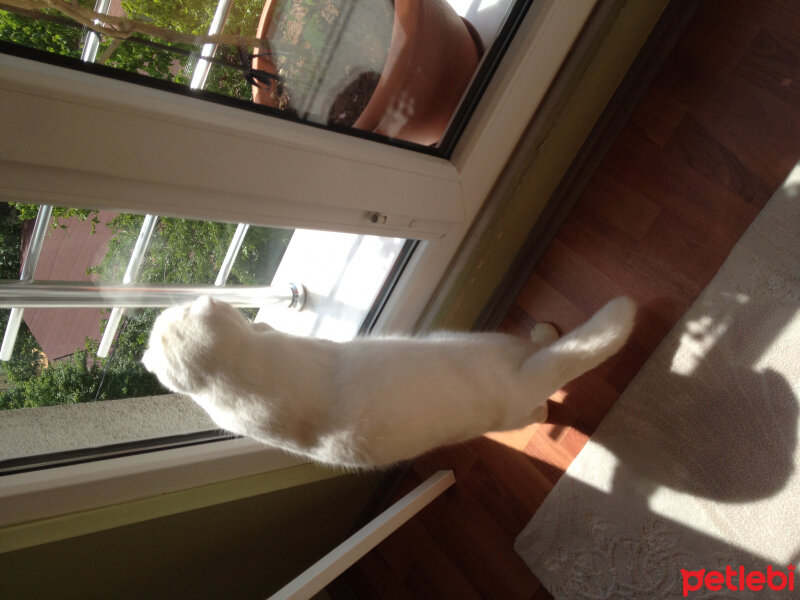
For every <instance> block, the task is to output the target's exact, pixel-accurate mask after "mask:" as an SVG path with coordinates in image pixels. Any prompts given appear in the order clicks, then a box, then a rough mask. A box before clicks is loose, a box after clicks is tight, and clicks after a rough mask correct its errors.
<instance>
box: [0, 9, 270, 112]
mask: <svg viewBox="0 0 800 600" xmlns="http://www.w3.org/2000/svg"><path fill="white" fill-rule="evenodd" d="M80 4H81V5H84V6H87V7H92V6H93V5H94V3H93V2H88V1H87V0H81V1H80ZM216 5H217V3H216V1H215V0H178V1H172V0H126V1H124V2H123V3H122V7H123V10H124V11H125V13H126V14H127V15H128V16H129V17H131V18H135V19H138V20H141V21H146V22H149V23H152V24H153V25H157V26H159V27H163V28H167V29H172V30H174V31H178V32H181V33H191V34H197V35H200V34H205V33H207V32H208V27H209V25H210V24H211V20H212V19H213V17H214V11H215V10H216ZM263 6H264V2H263V0H246V1H244V2H242V1H237V2H234V3H233V6H232V8H231V11H230V14H229V16H228V19H227V21H226V23H225V28H224V32H225V33H233V34H236V35H243V36H253V35H255V32H256V28H257V25H258V20H259V18H260V15H261V10H262V9H263ZM84 36H85V31H84V29H83V28H82V27H81V26H79V25H77V24H76V23H72V24H70V22H69V20H68V19H65V18H64V17H62V16H60V15H59V14H58V13H56V12H55V11H45V12H43V13H40V18H33V17H32V16H28V15H22V14H16V13H13V12H8V11H2V10H0V39H2V40H5V41H9V42H13V43H16V44H20V45H23V46H28V47H31V48H37V49H39V50H46V51H48V52H52V53H54V54H59V55H62V56H70V57H72V58H80V55H81V49H82V47H83V40H84ZM199 50H200V48H199V47H190V46H187V45H184V44H172V43H168V42H166V41H164V40H156V39H152V38H147V37H144V36H141V35H139V34H135V35H133V36H131V38H129V39H127V40H124V41H120V40H113V39H109V38H105V39H102V40H101V43H100V46H99V50H98V53H97V61H98V62H102V63H104V64H105V65H107V66H110V67H114V68H116V69H120V70H123V71H129V72H135V73H142V74H147V75H150V76H151V77H155V78H157V79H161V80H165V81H173V82H175V83H180V84H184V85H188V83H189V80H190V76H191V69H192V68H193V67H194V64H195V63H196V60H197V57H198V56H199ZM215 57H216V59H218V61H220V62H222V63H227V64H228V65H231V66H226V65H225V64H214V65H213V66H212V68H211V70H210V73H209V76H208V80H207V82H206V86H205V89H206V90H208V91H211V92H216V93H219V94H223V95H225V96H229V97H232V98H238V99H241V100H251V99H252V92H251V88H250V84H249V83H248V82H247V81H246V80H245V78H244V77H243V76H242V71H241V69H240V68H237V67H238V66H241V65H242V58H241V55H240V53H239V51H238V49H237V48H230V47H219V48H218V49H217V53H216V55H215Z"/></svg>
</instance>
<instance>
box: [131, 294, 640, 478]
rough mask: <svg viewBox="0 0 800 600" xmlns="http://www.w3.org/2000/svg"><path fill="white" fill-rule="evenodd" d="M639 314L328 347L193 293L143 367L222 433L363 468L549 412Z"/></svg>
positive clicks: (156, 338) (172, 311)
mask: <svg viewBox="0 0 800 600" xmlns="http://www.w3.org/2000/svg"><path fill="white" fill-rule="evenodd" d="M635 311H636V307H635V305H634V303H633V302H632V301H631V300H630V299H628V298H624V297H623V298H617V299H616V300H612V301H611V302H609V303H608V304H607V305H606V306H605V307H604V308H603V309H601V310H600V311H599V312H598V313H597V314H596V315H595V316H594V317H592V319H591V320H590V321H588V322H587V323H585V324H584V325H583V326H581V327H579V328H578V329H576V330H574V331H573V332H571V333H570V334H568V335H566V336H565V337H562V338H561V339H559V340H557V341H556V338H557V334H556V331H555V329H554V328H553V327H552V326H551V325H547V324H540V325H537V326H536V328H534V330H533V332H532V333H531V341H526V340H521V339H519V338H515V337H512V336H509V335H504V334H500V333H442V334H434V335H428V336H424V337H390V338H359V339H356V340H353V341H350V342H345V343H336V342H330V341H326V340H319V339H313V338H304V337H295V336H291V335H287V334H284V333H280V332H278V331H275V330H273V329H272V328H270V327H269V326H268V325H266V324H263V323H251V322H249V321H247V320H246V319H245V318H244V317H243V316H242V315H241V313H240V312H239V311H238V310H236V309H235V308H233V307H232V306H230V305H229V304H225V303H223V302H219V301H215V300H212V299H210V298H208V297H203V298H200V299H198V300H196V301H195V302H193V303H191V304H186V305H183V306H175V307H172V308H169V309H167V310H165V311H164V312H163V313H162V314H161V316H159V317H158V319H157V320H156V322H155V325H154V327H153V331H152V333H151V335H150V343H149V348H148V350H147V352H146V353H145V355H144V357H143V359H142V361H143V362H144V364H145V366H146V367H147V368H148V369H149V370H150V371H152V372H153V373H155V374H156V375H157V376H158V378H159V379H160V380H161V382H162V383H163V384H164V385H165V386H167V387H168V388H170V389H172V390H174V391H176V392H180V393H184V394H188V395H189V396H191V397H192V398H193V399H194V400H195V401H196V402H197V403H198V404H199V405H200V406H201V407H203V408H204V409H205V410H206V411H207V412H208V414H209V415H210V416H211V418H212V419H213V420H214V421H215V422H216V423H217V424H218V425H219V426H220V427H222V428H223V429H226V430H229V431H232V432H234V433H238V434H242V435H245V436H249V437H252V438H255V439H257V440H260V441H262V442H264V443H267V444H270V445H273V446H277V447H279V448H283V449H284V450H288V451H291V452H295V453H298V454H302V455H306V456H308V457H311V458H312V459H315V460H317V461H320V462H324V463H332V464H337V465H344V466H350V467H370V466H381V465H388V464H391V463H396V462H399V461H403V460H406V459H410V458H413V457H415V456H418V455H420V454H423V453H424V452H426V451H428V450H431V449H433V448H435V447H437V446H441V445H445V444H453V443H456V442H461V441H464V440H467V439H470V438H474V437H477V436H479V435H481V434H483V433H485V432H487V431H500V430H507V429H515V428H519V427H522V426H525V425H528V424H529V423H532V422H541V421H543V420H544V419H545V417H546V416H547V399H548V397H549V396H550V395H551V394H553V393H554V392H556V391H557V390H558V389H559V388H560V387H561V386H563V385H564V384H565V383H567V382H568V381H570V380H571V379H574V378H575V377H577V376H579V375H581V374H582V373H584V372H585V371H588V370H589V369H592V368H593V367H595V366H597V365H599V364H600V363H601V362H603V361H604V360H605V359H607V358H608V357H610V356H611V355H613V354H614V353H616V352H617V351H618V350H619V349H620V348H621V347H622V346H623V345H624V343H625V341H626V340H627V338H628V335H629V334H630V332H631V329H632V327H633V319H634V314H635Z"/></svg>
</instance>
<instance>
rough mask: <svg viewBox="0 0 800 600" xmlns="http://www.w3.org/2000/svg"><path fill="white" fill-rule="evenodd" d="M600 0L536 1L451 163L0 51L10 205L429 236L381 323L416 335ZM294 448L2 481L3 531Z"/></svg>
mask: <svg viewBox="0 0 800 600" xmlns="http://www.w3.org/2000/svg"><path fill="white" fill-rule="evenodd" d="M596 2H597V0H570V2H561V1H558V0H538V1H537V2H534V4H533V6H532V7H531V9H530V10H529V11H528V14H527V15H526V16H525V19H524V20H523V22H522V24H521V26H520V29H519V30H518V32H517V34H516V35H515V38H514V40H513V41H512V43H511V45H510V47H509V49H508V50H507V52H506V54H505V56H504V58H503V60H502V62H501V64H500V65H499V68H498V70H497V72H496V73H495V74H494V75H493V77H492V80H491V82H490V84H489V86H488V88H487V90H486V92H485V93H484V95H483V97H482V98H481V100H480V103H479V104H478V106H477V109H476V111H475V113H474V114H473V116H472V118H471V119H470V122H469V124H468V125H467V127H466V129H465V131H464V133H463V135H462V136H461V138H460V139H459V141H458V144H457V146H456V149H455V151H454V153H453V155H452V157H451V158H450V159H449V160H446V159H443V158H438V157H435V156H431V155H427V154H421V153H418V152H414V151H411V150H406V149H402V148H398V147H393V146H389V145H386V144H382V143H379V142H375V141H371V140H366V139H362V138H357V137H351V136H345V135H340V134H336V133H332V132H329V131H326V130H324V129H320V128H317V127H312V126H308V125H301V124H297V123H292V122H289V121H284V120H281V119H276V118H271V117H268V116H264V115H261V114H256V113H253V112H250V111H246V110H240V109H236V108H231V107H227V106H222V105H217V104H213V103H210V102H206V101H203V100H199V99H194V98H188V97H185V96H182V95H178V94H171V93H168V92H164V91H160V90H156V89H151V88H148V87H144V86H139V85H135V84H131V83H126V82H123V81H118V80H112V79H107V78H103V77H99V76H94V75H91V74H87V73H83V72H78V71H71V70H68V69H61V68H58V67H54V66H51V65H47V64H42V63H37V62H35V61H30V60H26V59H21V58H17V57H11V56H7V55H0V127H1V128H2V132H3V134H2V136H0V199H2V200H3V201H9V200H17V201H19V200H23V201H29V202H37V203H49V204H55V205H78V206H86V205H92V206H95V207H97V208H108V209H115V210H120V209H124V210H128V211H136V212H151V213H157V214H164V215H174V216H184V217H195V218H204V219H216V220H224V221H231V222H246V223H252V224H259V225H272V226H287V227H309V228H322V229H329V230H340V231H349V232H355V233H369V234H377V235H391V236H402V237H414V238H420V239H423V240H425V241H424V242H423V243H422V244H420V247H419V248H418V249H417V251H416V252H415V253H414V255H413V257H412V259H411V261H410V264H409V266H408V267H407V268H406V269H405V271H404V273H403V276H402V277H401V279H400V280H399V282H398V285H397V286H396V288H395V290H394V292H393V294H392V296H391V297H390V298H389V301H388V303H387V305H386V307H385V309H384V310H383V312H382V314H381V317H380V319H379V321H378V322H377V324H376V329H377V331H378V332H384V331H410V330H412V329H413V328H414V326H415V325H416V323H417V322H418V320H419V319H420V317H421V316H422V315H423V313H424V310H425V308H426V305H427V304H428V302H429V301H430V299H431V297H432V295H433V294H434V293H435V290H436V286H437V285H438V283H439V281H440V280H441V278H442V276H443V275H444V274H445V273H446V271H447V269H448V266H449V265H450V263H451V261H452V260H453V258H454V256H455V255H456V252H457V250H458V248H459V245H460V244H461V242H462V241H463V239H464V237H465V236H466V234H467V232H468V230H469V228H470V225H471V223H472V222H473V220H474V219H475V217H476V215H477V214H478V211H479V210H480V208H481V205H482V203H483V201H484V200H485V199H486V197H487V195H488V194H489V191H490V190H491V188H492V186H493V184H494V182H495V181H496V179H497V177H498V176H499V174H500V172H501V171H502V169H503V167H504V166H505V164H506V162H507V160H508V159H509V157H510V156H511V153H512V152H513V150H514V148H515V146H516V144H517V141H518V140H519V139H520V137H521V135H522V133H523V132H524V130H525V128H526V126H527V125H528V123H529V122H530V120H531V118H532V117H533V115H534V113H535V111H536V109H537V107H538V106H539V104H540V102H541V101H542V99H543V97H544V95H545V93H546V92H547V90H548V88H549V86H550V84H551V82H552V81H553V79H554V77H555V76H556V74H557V72H558V70H559V68H560V66H561V64H562V63H563V61H564V59H565V58H566V56H567V54H568V52H569V51H570V49H571V47H572V45H573V43H574V41H575V39H576V38H577V37H578V35H579V33H580V31H581V29H582V27H583V25H584V23H585V22H586V20H587V19H588V18H589V16H590V14H591V12H592V10H593V8H594V6H595V4H596ZM22 140H25V143H21V141H22ZM209 148H218V149H219V151H212V152H209V150H208V149H209ZM267 177H269V181H270V184H271V185H270V186H269V188H266V189H265V188H264V186H263V181H264V180H265V179H267ZM375 212H377V213H380V214H381V215H385V216H386V220H385V222H378V223H373V222H372V220H371V219H370V217H371V215H372V214H373V213H375ZM200 448H202V450H199V449H200ZM241 456H245V457H247V458H246V459H241V460H239V459H237V458H236V457H241ZM282 456H283V455H282V454H281V453H278V452H276V451H274V450H270V449H267V448H264V447H262V446H259V445H257V444H255V443H254V442H249V441H246V440H234V441H229V442H217V443H214V444H207V445H205V446H196V447H191V448H184V449H178V450H165V451H161V452H154V453H148V454H143V455H139V456H134V457H126V458H120V459H109V460H106V461H102V463H98V464H96V465H95V466H94V467H92V466H87V465H73V466H66V467H58V468H53V469H48V470H46V471H36V472H31V473H21V474H18V475H9V476H5V477H0V515H2V517H0V527H3V526H8V525H13V524H14V523H19V522H21V521H26V520H31V519H42V518H47V517H53V516H56V515H59V514H64V513H65V512H74V511H80V510H89V509H92V508H96V507H100V506H106V505H109V504H113V503H120V502H126V501H132V500H136V499H140V498H144V497H147V496H152V495H154V494H162V493H167V492H169V491H175V489H176V488H175V483H174V482H176V481H178V482H179V484H178V487H179V488H181V489H187V488H191V487H194V486H199V485H204V484H208V483H210V482H212V481H223V480H226V479H231V478H234V477H243V476H247V475H252V474H255V473H258V472H263V471H265V470H268V469H270V468H274V467H271V466H269V465H280V466H279V467H278V468H286V467H287V466H288V465H290V464H298V462H299V461H297V460H296V459H294V458H290V459H286V458H285V457H283V458H280V457H282ZM232 457H233V458H232ZM285 460H289V462H288V463H287V462H285ZM198 461H200V463H201V464H205V465H208V466H209V468H208V469H203V468H198ZM164 464H169V473H170V477H169V478H165V477H164V476H163V473H164V470H163V468H162V466H163V465H164ZM221 464H224V465H225V467H224V468H216V467H215V466H214V465H221ZM148 474H150V475H151V476H148ZM176 474H177V475H176ZM121 475H123V476H121ZM134 475H135V477H134ZM131 477H134V478H135V480H136V481H137V482H138V483H137V485H135V486H131V485H130V480H131V479H130V478H131Z"/></svg>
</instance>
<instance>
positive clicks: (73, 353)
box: [0, 203, 404, 472]
mask: <svg viewBox="0 0 800 600" xmlns="http://www.w3.org/2000/svg"><path fill="white" fill-rule="evenodd" d="M38 211H39V207H38V206H35V205H22V204H8V203H0V278H2V279H3V282H2V285H4V286H6V287H5V288H3V287H0V301H2V303H3V305H4V306H6V307H8V306H9V305H12V304H13V302H12V301H11V300H9V298H10V296H9V294H10V293H11V291H10V290H9V288H10V286H13V285H18V280H19V278H20V273H21V266H22V264H23V260H25V261H30V260H33V259H31V258H30V257H31V256H32V254H33V253H34V252H35V244H36V242H35V241H34V238H35V233H34V223H35V219H36V217H37V214H38ZM148 218H151V217H148ZM145 219H146V217H145V216H143V215H134V214H127V213H113V212H109V211H93V210H83V209H80V210H79V209H69V208H58V207H56V208H55V209H53V216H52V218H51V219H50V220H49V221H48V224H47V234H46V236H45V237H44V241H43V243H42V247H41V253H40V255H39V257H38V260H37V261H36V263H37V264H36V268H35V272H34V275H33V281H34V284H30V283H28V284H25V285H26V288H25V289H26V293H27V294H28V295H29V296H31V297H44V296H46V295H47V293H48V292H47V291H39V289H40V288H38V287H35V285H37V284H42V285H43V284H44V283H46V282H48V281H58V282H63V281H66V282H80V281H84V282H87V281H94V282H98V284H99V289H100V292H101V293H100V294H99V295H101V296H102V295H103V294H107V293H108V292H107V291H105V292H104V291H103V290H107V289H108V288H109V287H114V288H120V283H121V282H123V281H124V279H125V278H126V276H131V273H132V272H131V268H130V263H131V256H132V253H134V248H135V247H136V246H137V240H139V239H140V238H141V237H142V236H141V232H142V230H143V223H144V222H145ZM152 222H153V223H154V224H155V225H154V227H153V229H152V236H151V238H150V242H149V246H147V249H146V252H145V253H144V254H143V258H142V260H141V265H140V267H139V268H138V271H135V270H134V272H133V276H132V281H131V282H130V283H129V288H128V289H130V288H131V287H133V288H137V287H139V288H141V287H146V286H145V284H154V285H153V286H152V287H157V285H158V284H180V285H188V284H192V285H196V284H199V285H204V286H207V287H208V286H212V285H213V284H214V283H215V281H217V282H220V276H219V274H220V270H221V268H222V266H223V263H224V262H225V259H226V256H227V255H228V254H229V249H230V248H231V246H232V245H233V248H234V251H235V248H236V245H235V240H236V239H237V233H241V232H245V233H244V236H243V238H240V240H241V246H240V247H239V249H238V251H235V254H233V256H235V259H234V260H233V262H232V264H231V265H230V272H229V275H228V276H227V279H226V280H225V282H224V283H225V285H226V286H237V287H242V286H269V285H273V286H275V288H276V289H278V290H285V291H286V293H288V290H289V288H288V286H286V285H284V284H285V283H288V282H290V281H291V283H294V284H298V285H299V286H302V289H304V290H305V291H306V292H307V296H308V298H309V301H308V304H307V306H306V308H305V309H304V310H301V311H297V310H292V309H290V308H288V307H287V306H288V303H284V304H283V305H273V304H272V303H271V302H270V301H269V300H268V299H267V300H266V301H265V302H264V303H263V306H266V307H268V308H266V309H263V310H261V311H260V312H259V309H258V307H257V306H255V304H256V303H255V302H250V303H249V304H251V305H254V307H253V308H242V309H241V310H243V311H244V313H245V315H246V316H248V318H255V319H257V320H264V321H267V322H269V323H270V325H272V326H273V327H275V328H277V329H282V330H284V331H287V332H290V333H293V334H297V335H311V336H321V337H326V338H329V339H338V340H344V339H348V338H351V337H353V336H354V335H356V334H357V332H358V330H359V325H360V324H361V322H362V321H363V320H364V319H365V318H367V317H368V313H369V312H370V309H371V308H373V304H374V301H375V299H376V297H377V296H378V295H379V292H380V290H381V288H382V286H383V283H384V279H385V278H386V277H387V275H388V274H389V273H390V272H391V271H392V268H393V266H394V265H395V260H396V258H397V257H398V256H399V255H400V254H401V251H402V248H403V246H404V240H400V239H394V238H380V237H377V236H360V235H353V234H339V233H331V232H319V231H305V230H298V231H292V230H289V229H278V228H268V227H245V226H238V227H237V225H236V224H231V223H216V222H209V221H193V220H186V219H176V218H155V219H153V220H152ZM24 257H27V258H24ZM26 268H27V269H30V265H27V267H26ZM220 283H221V282H220ZM137 284H140V285H138V286H137ZM27 290H33V291H30V292H28V291H27ZM57 302H61V300H57ZM93 302H95V303H96V304H100V305H102V304H104V303H106V301H105V300H104V299H103V298H100V299H99V300H94V301H93ZM259 304H261V303H260V302H259ZM161 310H162V308H127V309H125V310H124V312H123V313H122V317H121V319H120V320H119V322H118V324H113V323H114V320H113V313H112V312H111V308H110V307H109V306H105V307H102V308H101V307H100V306H95V307H93V308H63V307H62V308H32V307H28V308H24V310H23V312H22V320H21V323H20V325H19V330H18V335H17V338H16V343H15V345H14V347H13V353H12V354H11V357H10V360H7V361H2V362H0V472H2V468H3V464H4V463H6V464H9V462H8V461H11V463H14V461H15V460H16V461H17V462H19V460H20V459H21V458H23V457H26V456H29V455H31V454H34V455H39V454H46V453H51V452H59V451H67V450H69V451H72V450H77V449H80V448H84V447H86V446H106V445H108V444H120V443H123V444H124V443H126V442H130V441H134V440H142V439H149V438H160V437H164V436H187V435H194V434H195V433H196V432H199V431H204V430H209V429H210V430H213V429H216V426H215V425H214V424H213V423H212V422H211V421H210V420H209V419H208V417H207V416H206V415H205V413H203V412H202V411H201V410H200V409H199V408H198V407H196V406H195V405H194V403H193V402H191V401H190V400H188V399H185V398H181V397H176V396H174V395H172V394H169V390H166V389H164V388H163V387H162V386H161V385H160V383H159V382H158V381H157V379H156V378H155V377H154V376H153V375H152V374H151V373H149V372H148V371H147V370H146V369H145V368H144V366H143V365H142V364H141V362H140V360H141V357H142V354H143V352H144V349H145V347H146V344H147V339H148V336H149V332H150V329H151V327H152V324H153V322H154V320H155V318H156V317H157V315H158V314H159V313H160V312H161ZM10 312H11V311H10V308H5V309H3V310H2V311H0V331H3V332H6V336H8V335H9V333H8V332H7V329H9V327H8V326H7V324H8V321H9V315H10ZM109 323H112V325H109ZM108 328H111V331H110V333H111V335H110V337H109V340H110V341H111V344H110V346H109V349H108V351H107V352H106V353H105V355H103V352H102V351H101V352H98V348H99V347H100V346H101V345H102V342H101V340H102V339H103V337H104V336H103V334H104V332H105V330H106V329H108ZM98 354H101V355H102V356H98ZM41 407H51V408H52V410H49V409H48V410H42V408H41ZM26 409H34V410H33V411H30V410H26Z"/></svg>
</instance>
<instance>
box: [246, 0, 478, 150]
mask: <svg viewBox="0 0 800 600" xmlns="http://www.w3.org/2000/svg"><path fill="white" fill-rule="evenodd" d="M275 4H276V2H275V0H267V2H266V3H265V5H264V10H263V12H262V14H261V21H260V22H259V26H258V33H257V35H258V36H259V37H263V36H264V35H265V34H266V32H267V31H268V29H269V25H270V22H271V20H272V16H273V13H274V10H275ZM394 7H395V11H394V25H393V28H392V39H391V44H390V46H389V54H388V58H387V60H386V64H385V67H384V69H383V71H382V73H381V76H380V79H379V81H378V84H377V87H376V88H375V91H374V93H373V94H372V97H371V99H370V101H369V103H368V104H367V106H366V108H365V109H364V110H363V111H362V113H361V115H360V116H359V117H358V119H357V120H356V121H355V124H354V125H353V126H354V127H355V128H357V129H363V130H366V131H373V132H375V133H379V134H382V135H387V136H390V137H394V138H398V139H402V140H406V141H410V142H416V143H418V144H424V145H430V144H435V143H436V142H437V141H439V139H440V138H441V137H442V135H443V134H444V132H445V130H446V129H447V125H448V123H449V122H450V119H451V118H452V116H453V113H454V112H455V110H456V108H457V107H458V104H459V101H460V100H461V97H462V95H463V93H464V91H465V90H466V88H467V86H468V85H469V82H470V80H471V79H472V76H473V74H474V73H475V70H476V68H477V66H478V60H479V58H480V54H481V49H480V48H479V42H477V41H476V40H477V36H473V33H472V32H471V31H470V28H469V27H468V25H467V24H466V23H465V21H463V20H462V19H461V17H459V16H458V15H457V14H456V12H455V11H454V10H453V9H452V8H451V7H450V5H449V4H448V3H447V2H446V1H445V0H395V3H394ZM253 67H254V68H256V69H260V70H263V71H267V72H270V73H275V72H276V69H275V65H274V64H273V63H272V61H271V60H270V59H269V57H257V58H255V59H254V60H253ZM270 94H271V90H269V89H264V88H257V87H254V88H253V101H254V102H258V103H260V104H265V105H268V106H274V102H273V100H272V98H271V95H270Z"/></svg>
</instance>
